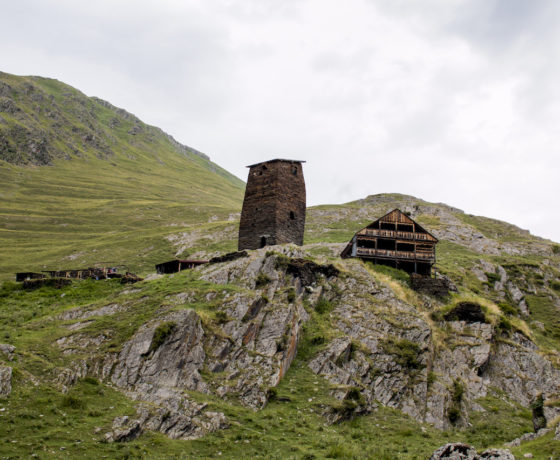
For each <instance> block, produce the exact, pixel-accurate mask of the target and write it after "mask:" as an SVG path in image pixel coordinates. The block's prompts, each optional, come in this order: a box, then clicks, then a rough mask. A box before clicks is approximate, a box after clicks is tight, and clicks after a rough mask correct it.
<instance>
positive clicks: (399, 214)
mask: <svg viewBox="0 0 560 460" xmlns="http://www.w3.org/2000/svg"><path fill="white" fill-rule="evenodd" d="M393 213H396V214H397V218H398V219H399V222H401V223H402V222H406V223H412V224H414V225H416V226H417V227H418V228H420V229H421V230H422V231H423V232H425V233H427V234H428V235H430V236H431V237H432V238H433V239H434V241H435V242H436V243H437V242H438V241H439V240H438V239H437V238H436V237H435V236H434V235H432V234H431V233H430V232H429V231H428V230H426V229H425V228H424V227H422V226H421V225H420V224H419V223H418V222H416V221H415V220H414V219H411V218H410V217H408V216H407V215H406V214H405V213H404V212H402V211H401V210H400V209H398V208H395V209H393V210H392V211H389V212H388V213H387V214H385V215H383V216H381V217H380V218H379V219H377V220H374V221H373V222H372V223H371V224H369V225H366V226H365V227H364V228H361V229H360V230H358V231H357V232H356V233H354V236H356V235H357V234H358V233H360V232H362V231H364V230H365V229H367V228H369V227H371V226H372V225H373V224H375V223H377V222H379V221H381V220H383V219H384V218H385V217H387V216H389V215H391V214H393ZM396 222H397V221H396ZM354 236H353V237H352V239H351V240H350V242H349V243H348V244H347V245H346V247H345V248H344V249H343V250H342V252H341V253H340V255H341V257H343V258H344V257H345V256H346V255H347V254H348V253H349V252H350V250H351V249H352V240H353V239H354Z"/></svg>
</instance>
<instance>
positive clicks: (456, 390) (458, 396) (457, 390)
mask: <svg viewBox="0 0 560 460" xmlns="http://www.w3.org/2000/svg"><path fill="white" fill-rule="evenodd" d="M464 392H465V388H464V387H463V384H462V383H461V382H460V381H459V380H454V381H453V402H454V403H455V404H461V401H462V400H463V394H464Z"/></svg>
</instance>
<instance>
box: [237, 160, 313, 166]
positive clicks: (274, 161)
mask: <svg viewBox="0 0 560 460" xmlns="http://www.w3.org/2000/svg"><path fill="white" fill-rule="evenodd" d="M277 161H283V162H285V163H305V161H304V160H286V159H283V158H275V159H274V160H268V161H261V162H260V163H255V164H254V165H249V166H247V168H252V167H253V166H259V165H263V164H266V163H276V162H277Z"/></svg>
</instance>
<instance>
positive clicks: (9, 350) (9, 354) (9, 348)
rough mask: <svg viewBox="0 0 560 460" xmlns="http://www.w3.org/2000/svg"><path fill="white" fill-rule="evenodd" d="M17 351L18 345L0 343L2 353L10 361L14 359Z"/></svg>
mask: <svg viewBox="0 0 560 460" xmlns="http://www.w3.org/2000/svg"><path fill="white" fill-rule="evenodd" d="M15 351H16V347H14V346H13V345H8V344H7V343H0V353H2V355H4V357H5V358H6V359H7V360H8V361H12V360H13V359H14V352H15Z"/></svg>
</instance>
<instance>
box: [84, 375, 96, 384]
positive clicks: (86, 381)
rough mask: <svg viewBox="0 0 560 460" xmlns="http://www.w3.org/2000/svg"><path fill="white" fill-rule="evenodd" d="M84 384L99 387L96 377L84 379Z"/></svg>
mask: <svg viewBox="0 0 560 460" xmlns="http://www.w3.org/2000/svg"><path fill="white" fill-rule="evenodd" d="M83 382H85V383H89V384H90V385H99V380H97V379H96V378H95V377H90V376H88V377H84V378H83Z"/></svg>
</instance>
